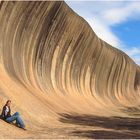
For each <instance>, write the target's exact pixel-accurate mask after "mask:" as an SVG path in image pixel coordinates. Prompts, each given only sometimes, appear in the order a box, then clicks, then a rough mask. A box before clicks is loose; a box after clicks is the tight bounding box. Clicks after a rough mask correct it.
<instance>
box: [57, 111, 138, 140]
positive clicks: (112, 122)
mask: <svg viewBox="0 0 140 140" xmlns="http://www.w3.org/2000/svg"><path fill="white" fill-rule="evenodd" d="M59 115H60V119H59V121H60V122H62V123H70V124H75V125H82V126H83V127H84V126H91V128H94V127H100V128H101V129H100V130H78V131H72V132H70V133H71V135H75V136H79V137H86V138H96V139H97V138H99V139H103V138H106V139H110V138H111V139H112V138H117V139H122V138H125V139H130V138H135V139H137V138H140V118H127V117H101V116H93V115H70V114H59Z"/></svg>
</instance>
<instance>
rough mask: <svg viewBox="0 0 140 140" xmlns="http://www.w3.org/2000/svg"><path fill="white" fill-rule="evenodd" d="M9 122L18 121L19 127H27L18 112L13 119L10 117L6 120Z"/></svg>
mask: <svg viewBox="0 0 140 140" xmlns="http://www.w3.org/2000/svg"><path fill="white" fill-rule="evenodd" d="M6 121H7V122H9V123H10V122H13V121H16V124H17V125H19V126H20V127H22V128H24V127H25V125H24V122H23V120H22V119H21V117H20V115H19V113H18V112H16V113H15V114H13V115H12V116H11V117H8V118H7V119H6Z"/></svg>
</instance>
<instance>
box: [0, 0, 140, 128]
mask: <svg viewBox="0 0 140 140" xmlns="http://www.w3.org/2000/svg"><path fill="white" fill-rule="evenodd" d="M0 79H1V80H0V107H2V105H3V104H4V103H5V101H6V100H7V99H11V100H12V105H13V106H12V108H13V112H14V111H16V110H18V111H19V112H21V114H22V116H23V118H24V120H25V121H26V122H27V124H28V125H27V126H28V128H32V129H37V128H38V127H39V128H40V126H43V125H44V126H46V124H45V123H44V121H45V120H47V119H48V120H49V119H50V120H53V121H54V122H55V120H57V119H58V118H59V114H60V113H78V114H96V115H103V116H114V115H115V116H130V115H133V116H135V117H137V116H138V115H139V114H140V113H139V112H140V110H139V109H140V67H139V66H138V65H136V64H135V62H134V61H133V60H132V59H131V58H130V57H129V56H127V55H126V54H125V53H124V52H122V51H120V50H118V49H116V48H114V47H112V46H111V45H109V44H107V43H106V42H104V41H103V40H101V39H100V38H98V36H97V35H96V34H95V33H94V31H93V30H92V28H91V27H90V26H89V25H88V23H87V22H86V21H85V20H84V19H83V18H82V17H80V16H78V15H77V14H76V13H75V12H74V11H72V10H71V9H70V8H69V7H68V6H67V5H66V3H65V2H62V1H61V2H59V1H58V2H43V1H42V2H39V1H38V2H1V3H0ZM47 125H49V123H47Z"/></svg>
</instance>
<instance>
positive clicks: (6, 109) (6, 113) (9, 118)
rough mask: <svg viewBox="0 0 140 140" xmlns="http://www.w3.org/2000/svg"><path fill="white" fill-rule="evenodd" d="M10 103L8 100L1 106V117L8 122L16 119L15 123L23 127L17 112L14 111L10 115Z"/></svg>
mask: <svg viewBox="0 0 140 140" xmlns="http://www.w3.org/2000/svg"><path fill="white" fill-rule="evenodd" d="M10 105H11V100H8V101H7V102H6V104H5V105H4V107H3V110H2V114H1V118H2V119H3V120H4V121H6V122H8V123H12V122H13V121H16V125H17V126H18V127H20V128H23V129H25V125H24V122H23V120H22V119H21V117H20V115H19V113H18V112H16V113H15V114H13V115H11V109H10Z"/></svg>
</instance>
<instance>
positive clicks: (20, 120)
mask: <svg viewBox="0 0 140 140" xmlns="http://www.w3.org/2000/svg"><path fill="white" fill-rule="evenodd" d="M16 124H18V125H19V126H20V127H22V128H25V124H24V122H23V120H22V119H21V117H20V116H18V117H17V119H16Z"/></svg>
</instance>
